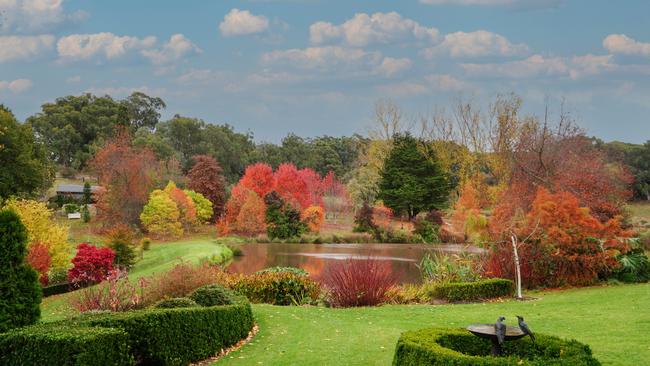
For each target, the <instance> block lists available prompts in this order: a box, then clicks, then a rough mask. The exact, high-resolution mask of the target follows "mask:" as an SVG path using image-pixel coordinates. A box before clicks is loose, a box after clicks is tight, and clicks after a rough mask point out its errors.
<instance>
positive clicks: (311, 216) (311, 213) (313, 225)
mask: <svg viewBox="0 0 650 366" xmlns="http://www.w3.org/2000/svg"><path fill="white" fill-rule="evenodd" d="M300 221H302V222H304V223H305V225H307V227H308V228H309V231H311V232H314V233H317V232H319V231H320V229H321V227H322V226H323V222H324V221H325V212H324V210H323V208H322V207H321V206H309V207H307V208H306V209H305V210H304V211H303V212H302V213H301V214H300Z"/></svg>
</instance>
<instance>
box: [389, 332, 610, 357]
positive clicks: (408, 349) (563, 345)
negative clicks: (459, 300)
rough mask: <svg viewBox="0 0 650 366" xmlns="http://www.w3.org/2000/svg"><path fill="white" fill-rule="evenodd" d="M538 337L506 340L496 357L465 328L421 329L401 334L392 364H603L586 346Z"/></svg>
mask: <svg viewBox="0 0 650 366" xmlns="http://www.w3.org/2000/svg"><path fill="white" fill-rule="evenodd" d="M535 337H536V342H535V343H532V342H531V341H530V340H529V339H528V338H522V339H519V340H517V341H512V342H506V343H505V344H504V345H503V353H504V357H493V356H491V355H490V351H491V347H492V343H491V342H490V341H489V340H487V339H483V338H479V337H476V336H475V335H473V334H471V333H469V332H468V331H467V330H465V329H462V328H461V329H446V328H427V329H420V330H416V331H410V332H405V333H402V335H401V336H400V338H399V340H398V341H397V347H396V348H395V356H394V358H393V365H400V366H411V365H412V366H419V365H438V366H443V365H485V366H500V365H507V366H517V365H522V364H525V365H539V366H542V365H558V366H560V365H567V366H597V365H600V362H598V360H596V359H595V358H594V357H593V356H592V354H591V349H589V346H587V345H584V344H581V343H578V342H577V341H575V340H570V341H569V340H562V339H560V338H557V337H553V336H548V335H544V334H535Z"/></svg>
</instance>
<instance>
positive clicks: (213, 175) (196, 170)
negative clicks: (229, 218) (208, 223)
mask: <svg viewBox="0 0 650 366" xmlns="http://www.w3.org/2000/svg"><path fill="white" fill-rule="evenodd" d="M193 160H194V165H193V166H192V169H190V171H189V172H188V173H187V178H188V184H187V187H188V188H189V189H191V190H193V191H195V192H197V193H200V194H202V195H203V196H204V197H205V198H207V199H208V200H210V202H212V218H213V219H216V218H218V217H220V216H221V215H222V214H223V211H224V208H225V204H226V182H225V179H224V177H223V173H222V169H221V166H219V163H218V162H217V161H216V160H215V159H214V158H213V157H211V156H209V155H195V156H194V157H193Z"/></svg>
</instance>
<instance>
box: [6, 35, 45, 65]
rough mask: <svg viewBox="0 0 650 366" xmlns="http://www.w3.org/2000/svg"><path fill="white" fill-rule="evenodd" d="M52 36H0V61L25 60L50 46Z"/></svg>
mask: <svg viewBox="0 0 650 366" xmlns="http://www.w3.org/2000/svg"><path fill="white" fill-rule="evenodd" d="M53 45H54V36H52V35H40V36H0V63H2V62H8V61H15V60H27V59H30V58H33V57H36V56H38V55H40V54H41V53H43V52H44V51H47V50H49V49H51V48H52V46H53Z"/></svg>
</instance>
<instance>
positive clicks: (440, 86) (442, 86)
mask: <svg viewBox="0 0 650 366" xmlns="http://www.w3.org/2000/svg"><path fill="white" fill-rule="evenodd" d="M424 79H425V80H426V81H428V82H429V84H430V85H431V87H432V88H434V89H436V90H440V91H462V90H468V89H471V88H472V86H471V85H470V84H468V83H466V82H464V81H462V80H459V79H457V78H455V77H453V76H451V75H448V74H430V75H427V76H425V77H424Z"/></svg>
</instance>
